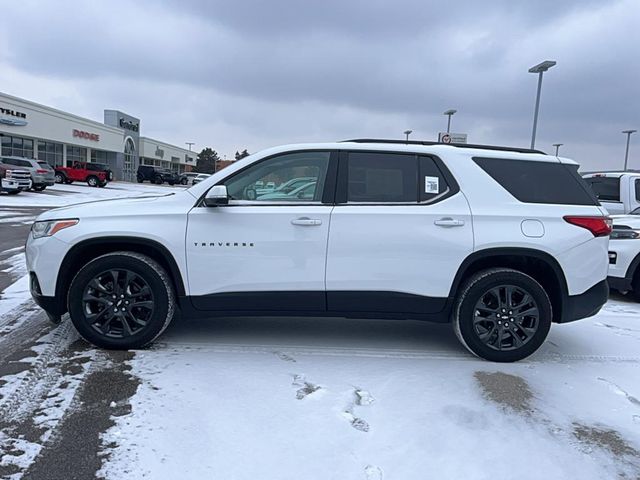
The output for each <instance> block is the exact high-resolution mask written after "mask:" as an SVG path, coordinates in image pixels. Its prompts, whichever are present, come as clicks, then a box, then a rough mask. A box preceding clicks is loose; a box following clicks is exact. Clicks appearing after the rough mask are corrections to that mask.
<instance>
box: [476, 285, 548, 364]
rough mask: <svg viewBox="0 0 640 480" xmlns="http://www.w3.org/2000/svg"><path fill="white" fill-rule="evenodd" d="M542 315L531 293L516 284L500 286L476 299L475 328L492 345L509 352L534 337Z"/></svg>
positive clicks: (477, 333)
mask: <svg viewBox="0 0 640 480" xmlns="http://www.w3.org/2000/svg"><path fill="white" fill-rule="evenodd" d="M539 318H540V311H539V309H538V304H537V303H536V301H535V300H534V299H533V297H532V296H531V294H530V293H529V292H527V291H526V290H525V289H523V288H519V287H516V286H513V285H499V286H497V287H493V288H490V289H489V290H487V291H486V292H485V293H484V295H482V296H481V297H480V300H478V301H477V302H476V306H475V312H474V317H473V327H474V330H475V333H476V335H478V338H479V339H480V340H481V341H482V342H483V343H484V344H485V345H487V346H488V347H489V348H492V349H494V350H505V351H508V350H514V349H516V348H519V347H521V346H523V345H525V344H526V343H527V342H528V341H530V340H531V339H532V338H533V336H534V335H535V333H536V331H537V330H538V325H539Z"/></svg>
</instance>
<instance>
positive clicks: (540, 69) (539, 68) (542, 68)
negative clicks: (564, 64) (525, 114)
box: [529, 60, 556, 150]
mask: <svg viewBox="0 0 640 480" xmlns="http://www.w3.org/2000/svg"><path fill="white" fill-rule="evenodd" d="M555 64H556V62H555V61H553V60H545V61H544V62H542V63H539V64H538V65H535V66H533V67H531V68H530V69H529V73H537V74H538V93H537V95H536V108H535V112H534V113H533V131H532V132H531V149H532V150H533V149H534V148H535V146H536V129H537V128H538V110H539V109H540V91H541V90H542V74H543V73H544V72H546V71H547V70H549V69H550V68H551V67H553V66H554V65H555Z"/></svg>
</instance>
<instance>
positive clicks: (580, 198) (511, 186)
mask: <svg viewBox="0 0 640 480" xmlns="http://www.w3.org/2000/svg"><path fill="white" fill-rule="evenodd" d="M473 161H474V162H475V163H476V164H478V166H480V168H482V169H483V170H484V171H485V172H486V173H487V174H489V176H491V178H493V179H494V180H495V181H496V182H497V183H499V184H500V185H501V186H502V187H503V188H504V189H505V190H507V191H508V192H509V193H510V194H511V195H513V196H514V197H515V198H516V199H517V200H519V201H521V202H524V203H550V204H561V205H598V200H597V198H596V197H595V195H594V194H593V192H592V191H590V190H589V187H588V186H587V184H586V183H585V182H584V180H583V179H582V177H580V175H579V174H578V166H577V165H567V164H562V163H557V162H536V161H530V160H514V159H506V158H486V157H475V158H474V159H473Z"/></svg>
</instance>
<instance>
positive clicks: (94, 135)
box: [73, 128, 100, 142]
mask: <svg viewBox="0 0 640 480" xmlns="http://www.w3.org/2000/svg"><path fill="white" fill-rule="evenodd" d="M73 136H74V137H78V138H84V139H86V140H92V141H94V142H99V141H100V135H98V134H97V133H89V132H85V131H84V130H76V129H75V128H74V129H73Z"/></svg>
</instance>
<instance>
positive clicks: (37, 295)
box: [29, 272, 67, 318]
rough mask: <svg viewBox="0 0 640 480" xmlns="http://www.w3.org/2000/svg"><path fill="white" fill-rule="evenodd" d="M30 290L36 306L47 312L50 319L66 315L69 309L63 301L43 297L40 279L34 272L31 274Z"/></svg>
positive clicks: (56, 298)
mask: <svg viewBox="0 0 640 480" xmlns="http://www.w3.org/2000/svg"><path fill="white" fill-rule="evenodd" d="M29 289H30V290H31V296H32V297H33V301H34V302H36V304H37V305H38V306H39V307H40V308H42V309H43V310H44V311H45V312H47V314H48V315H49V317H50V318H51V317H55V318H57V317H59V316H60V315H63V314H64V313H66V311H67V307H66V305H65V302H64V300H63V299H60V298H58V297H47V296H45V295H42V290H41V289H40V283H39V282H38V277H37V276H36V274H35V273H33V272H30V273H29Z"/></svg>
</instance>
